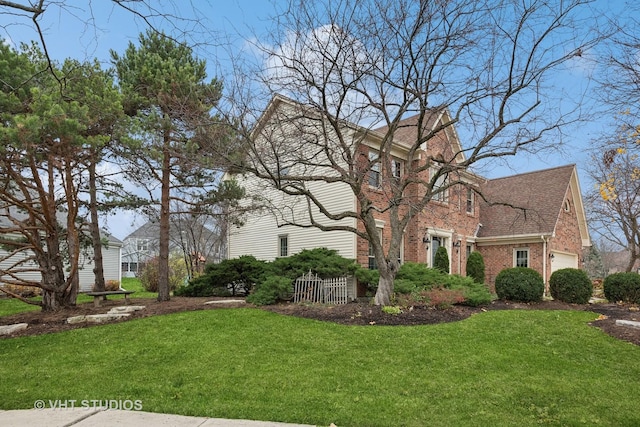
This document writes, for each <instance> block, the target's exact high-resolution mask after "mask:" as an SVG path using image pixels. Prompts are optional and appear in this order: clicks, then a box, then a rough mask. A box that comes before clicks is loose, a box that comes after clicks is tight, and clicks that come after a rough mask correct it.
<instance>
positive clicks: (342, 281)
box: [293, 271, 348, 304]
mask: <svg viewBox="0 0 640 427" xmlns="http://www.w3.org/2000/svg"><path fill="white" fill-rule="evenodd" d="M347 283H348V278H347V277H334V278H330V279H324V280H323V279H320V278H319V277H318V275H317V274H314V273H312V272H311V271H309V273H308V274H305V275H304V276H301V277H298V278H297V279H296V282H295V284H294V288H293V302H311V303H322V304H346V303H347V301H348V297H347Z"/></svg>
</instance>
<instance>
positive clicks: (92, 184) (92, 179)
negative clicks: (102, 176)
mask: <svg viewBox="0 0 640 427" xmlns="http://www.w3.org/2000/svg"><path fill="white" fill-rule="evenodd" d="M95 160H96V159H95V156H92V158H91V160H90V163H89V211H90V213H91V223H90V224H89V227H90V229H91V242H92V245H93V275H94V278H95V279H94V283H93V290H94V291H98V292H102V291H104V290H105V283H104V266H103V263H102V240H101V239H100V224H99V223H98V195H97V193H98V189H97V185H96V161H95Z"/></svg>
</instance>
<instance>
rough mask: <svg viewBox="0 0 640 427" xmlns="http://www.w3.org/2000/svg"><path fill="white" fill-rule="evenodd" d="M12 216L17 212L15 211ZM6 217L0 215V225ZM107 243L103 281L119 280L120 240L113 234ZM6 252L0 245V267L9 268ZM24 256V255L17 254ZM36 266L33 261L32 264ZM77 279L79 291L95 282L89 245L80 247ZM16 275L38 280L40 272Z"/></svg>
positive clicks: (5, 223)
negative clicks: (78, 280) (83, 247)
mask: <svg viewBox="0 0 640 427" xmlns="http://www.w3.org/2000/svg"><path fill="white" fill-rule="evenodd" d="M13 216H14V217H16V216H18V214H16V213H15V212H14V213H13ZM8 224H9V223H8V220H7V218H6V217H3V216H0V226H2V225H8ZM106 240H107V244H106V245H104V246H103V247H102V263H103V274H104V280H105V281H110V280H113V281H117V282H118V283H119V282H120V277H121V274H120V253H121V249H122V242H121V241H120V240H118V239H116V238H115V237H113V236H106ZM8 255H9V254H8V252H7V251H6V250H5V249H4V248H1V247H0V269H10V266H11V265H12V264H13V262H14V261H13V257H8ZM17 256H24V255H17ZM31 267H36V264H35V263H33V265H32V266H30V267H29V269H31ZM78 275H79V279H80V289H79V290H80V292H89V291H91V290H92V289H93V285H94V283H95V274H94V273H93V249H92V248H91V247H88V248H85V249H82V250H81V251H80V258H79V272H78ZM18 277H20V278H22V279H27V280H33V281H40V280H41V276H40V273H38V272H36V271H28V272H23V273H20V274H18ZM2 284H3V280H2V276H0V286H1V285H2Z"/></svg>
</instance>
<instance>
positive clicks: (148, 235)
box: [124, 221, 160, 240]
mask: <svg viewBox="0 0 640 427" xmlns="http://www.w3.org/2000/svg"><path fill="white" fill-rule="evenodd" d="M159 238H160V224H158V222H156V221H147V222H145V223H144V224H142V225H141V226H140V227H138V228H137V229H136V230H134V231H133V232H131V233H130V234H129V235H128V236H127V237H125V238H124V240H127V239H150V240H153V239H159Z"/></svg>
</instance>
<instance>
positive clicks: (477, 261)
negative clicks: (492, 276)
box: [467, 251, 484, 283]
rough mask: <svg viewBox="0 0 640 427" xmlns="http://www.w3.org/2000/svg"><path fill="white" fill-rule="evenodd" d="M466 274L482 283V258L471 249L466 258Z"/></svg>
mask: <svg viewBox="0 0 640 427" xmlns="http://www.w3.org/2000/svg"><path fill="white" fill-rule="evenodd" d="M467 276H468V277H471V278H472V279H473V280H474V281H475V282H477V283H484V259H483V258H482V254H481V253H480V252H478V251H473V252H471V253H470V254H469V258H467Z"/></svg>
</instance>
